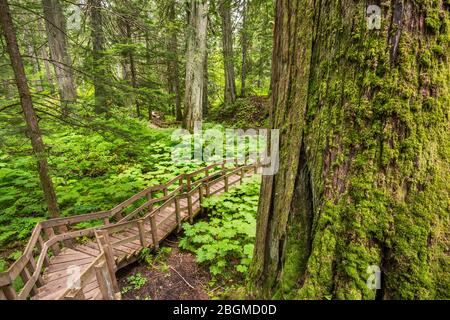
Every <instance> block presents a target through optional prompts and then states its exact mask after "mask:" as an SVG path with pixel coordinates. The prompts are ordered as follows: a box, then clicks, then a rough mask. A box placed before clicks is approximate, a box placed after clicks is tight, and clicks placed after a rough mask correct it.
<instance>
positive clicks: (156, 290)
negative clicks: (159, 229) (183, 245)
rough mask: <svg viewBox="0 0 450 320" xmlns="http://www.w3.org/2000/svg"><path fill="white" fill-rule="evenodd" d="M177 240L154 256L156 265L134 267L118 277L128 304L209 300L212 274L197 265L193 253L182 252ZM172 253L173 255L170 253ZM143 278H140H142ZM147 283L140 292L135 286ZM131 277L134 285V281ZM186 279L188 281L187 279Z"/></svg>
mask: <svg viewBox="0 0 450 320" xmlns="http://www.w3.org/2000/svg"><path fill="white" fill-rule="evenodd" d="M175 241H177V238H176V237H173V236H171V237H170V238H169V239H168V241H165V242H164V243H163V244H162V246H161V247H162V248H170V249H162V250H161V252H166V253H165V254H164V253H160V254H159V255H154V254H151V256H152V257H156V258H153V261H151V263H150V264H149V263H146V262H144V261H141V262H137V263H135V264H132V265H130V266H128V267H126V268H124V269H123V270H121V271H119V273H118V274H117V277H118V281H119V287H120V290H121V292H122V299H124V300H144V299H147V300H148V299H151V300H187V299H193V300H208V299H209V296H208V293H207V292H208V289H207V285H208V282H209V281H210V275H209V273H208V272H207V271H206V270H205V269H204V268H202V267H200V266H199V265H198V264H197V263H196V262H195V256H194V255H193V254H192V253H189V252H185V251H181V250H180V249H179V248H178V245H177V243H176V242H175ZM167 251H170V252H167ZM138 274H140V275H138ZM133 276H134V279H136V281H137V282H141V284H142V283H144V282H145V280H142V279H147V281H146V282H145V284H143V285H142V286H141V287H140V288H137V287H139V285H138V286H136V285H134V284H133ZM130 277H131V281H130ZM183 278H184V279H183Z"/></svg>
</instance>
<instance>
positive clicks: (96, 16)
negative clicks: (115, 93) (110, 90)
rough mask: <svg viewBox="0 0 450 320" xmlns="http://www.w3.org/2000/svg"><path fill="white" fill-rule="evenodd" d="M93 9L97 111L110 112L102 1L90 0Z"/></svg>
mask: <svg viewBox="0 0 450 320" xmlns="http://www.w3.org/2000/svg"><path fill="white" fill-rule="evenodd" d="M89 5H90V9H91V29H92V31H91V37H92V60H93V71H92V73H93V81H94V90H95V93H94V95H95V113H97V114H102V113H106V112H108V108H107V101H106V97H107V89H106V86H105V84H104V80H105V78H106V65H105V61H104V60H105V57H104V50H105V48H104V46H105V38H104V35H103V18H102V1H101V0H89Z"/></svg>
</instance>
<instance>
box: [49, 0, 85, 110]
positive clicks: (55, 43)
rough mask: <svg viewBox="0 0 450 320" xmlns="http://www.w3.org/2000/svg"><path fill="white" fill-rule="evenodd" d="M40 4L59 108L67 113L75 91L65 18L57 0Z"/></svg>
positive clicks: (75, 94) (73, 99)
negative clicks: (54, 75)
mask: <svg viewBox="0 0 450 320" xmlns="http://www.w3.org/2000/svg"><path fill="white" fill-rule="evenodd" d="M42 5H43V8H44V18H45V27H46V30H47V39H48V44H49V48H50V57H51V60H52V63H53V66H54V68H55V74H56V81H57V84H58V89H59V97H60V99H61V109H62V112H63V113H64V114H67V113H68V112H69V111H70V104H71V103H73V102H74V101H75V99H76V96H77V92H76V88H75V81H74V80H73V73H72V60H71V59H70V56H69V52H68V44H67V34H66V32H67V31H66V20H65V17H64V14H63V10H62V8H61V4H60V3H59V1H58V0H42Z"/></svg>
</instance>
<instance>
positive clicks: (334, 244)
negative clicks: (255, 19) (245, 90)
mask: <svg viewBox="0 0 450 320" xmlns="http://www.w3.org/2000/svg"><path fill="white" fill-rule="evenodd" d="M427 3H430V2H427ZM434 3H435V5H431V4H424V2H421V3H420V5H419V4H417V3H416V2H412V1H401V0H395V1H392V2H384V3H383V8H382V28H381V30H369V28H368V25H367V23H366V19H365V12H366V7H365V5H364V3H361V4H357V3H356V2H355V1H350V0H345V1H313V0H289V1H288V0H277V4H276V23H275V35H274V52H273V66H272V72H273V79H272V88H273V106H272V111H271V121H272V126H273V128H278V129H280V149H281V150H280V170H279V172H278V174H276V175H275V176H268V177H265V178H264V179H263V185H262V190H261V202H260V206H259V212H258V223H257V240H256V246H255V255H254V263H253V266H252V269H251V276H252V280H253V281H252V283H254V285H255V286H254V289H255V293H256V294H257V295H259V296H260V297H275V298H318V299H325V298H337V299H361V298H362V299H374V298H380V299H397V298H399V299H426V298H447V299H448V298H450V277H449V274H448V268H449V265H450V256H449V254H448V252H449V251H448V248H449V247H448V241H449V239H450V223H449V221H450V220H449V209H448V198H449V185H448V181H449V177H450V173H449V171H450V170H449V165H448V164H449V161H450V155H449V150H448V146H449V145H450V141H449V131H448V124H449V103H450V89H449V88H450V80H449V74H450V73H449V72H450V64H449V57H450V50H449V42H448V34H449V32H450V29H449V26H450V20H449V11H448V9H449V7H448V5H444V2H443V1H435V2H434ZM444 35H445V36H444ZM372 265H375V266H378V267H379V268H380V269H381V273H382V275H381V277H382V281H381V284H380V285H381V289H380V290H374V289H372V288H373V287H371V286H368V285H367V281H369V284H373V283H371V282H370V281H371V278H370V276H371V272H372V271H373V270H376V267H374V268H369V266H372ZM368 268H369V269H368ZM370 269H371V270H372V271H370ZM368 271H369V273H368Z"/></svg>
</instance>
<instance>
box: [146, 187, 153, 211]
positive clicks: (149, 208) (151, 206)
mask: <svg viewBox="0 0 450 320" xmlns="http://www.w3.org/2000/svg"><path fill="white" fill-rule="evenodd" d="M151 200H152V192H151V191H150V192H149V193H147V201H151ZM148 210H149V212H152V211H153V203H151V204H150V205H149V206H148Z"/></svg>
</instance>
